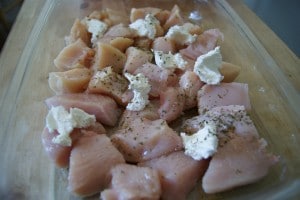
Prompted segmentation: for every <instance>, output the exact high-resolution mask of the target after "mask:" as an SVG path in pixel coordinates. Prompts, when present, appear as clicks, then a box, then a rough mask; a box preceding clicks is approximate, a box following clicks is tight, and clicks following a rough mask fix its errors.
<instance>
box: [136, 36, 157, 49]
mask: <svg viewBox="0 0 300 200" xmlns="http://www.w3.org/2000/svg"><path fill="white" fill-rule="evenodd" d="M152 42H153V40H152V39H150V38H146V37H138V38H136V39H135V40H134V43H133V46H134V47H136V48H139V49H142V50H144V51H151V45H152Z"/></svg>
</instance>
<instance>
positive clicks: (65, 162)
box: [42, 122, 106, 168]
mask: <svg viewBox="0 0 300 200" xmlns="http://www.w3.org/2000/svg"><path fill="white" fill-rule="evenodd" d="M84 131H94V132H95V133H97V134H105V133H106V130H105V129H104V127H103V126H102V124H100V123H98V122H96V124H95V125H93V126H91V127H88V128H84V129H74V130H73V131H72V133H71V138H72V144H74V142H75V141H76V140H77V139H78V138H79V137H80V136H82V135H83V134H84V133H83V132H84ZM57 135H58V132H57V131H55V132H54V133H50V132H49V130H48V128H46V127H45V128H44V130H43V132H42V143H43V146H44V149H45V151H46V153H47V155H48V156H49V158H50V159H51V160H53V161H54V164H55V165H56V166H57V167H61V168H65V167H68V166H69V160H70V154H71V149H72V146H62V145H59V144H56V143H53V142H52V139H53V138H54V137H56V136H57Z"/></svg>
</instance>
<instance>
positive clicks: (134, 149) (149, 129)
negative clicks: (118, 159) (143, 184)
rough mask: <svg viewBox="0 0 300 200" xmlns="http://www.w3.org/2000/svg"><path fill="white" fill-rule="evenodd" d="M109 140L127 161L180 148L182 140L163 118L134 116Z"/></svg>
mask: <svg viewBox="0 0 300 200" xmlns="http://www.w3.org/2000/svg"><path fill="white" fill-rule="evenodd" d="M111 141H112V142H113V144H114V145H115V146H116V147H117V148H118V149H119V151H120V152H121V153H122V154H123V155H124V158H125V160H126V161H128V162H132V163H137V162H141V161H145V160H149V159H153V158H156V157H159V156H162V155H165V154H168V153H171V152H173V151H178V150H181V149H182V147H183V144H182V140H181V138H180V136H178V134H177V133H176V132H175V131H173V130H172V129H171V128H170V127H169V126H168V124H167V123H166V121H165V120H162V119H158V120H155V121H150V120H148V119H145V118H136V119H133V121H132V122H131V123H130V125H128V127H126V128H123V129H120V130H117V131H116V132H115V133H114V135H112V136H111Z"/></svg>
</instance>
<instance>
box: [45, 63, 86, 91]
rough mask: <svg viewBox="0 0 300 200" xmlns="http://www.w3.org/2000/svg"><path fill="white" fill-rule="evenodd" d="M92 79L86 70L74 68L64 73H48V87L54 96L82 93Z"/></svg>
mask: <svg viewBox="0 0 300 200" xmlns="http://www.w3.org/2000/svg"><path fill="white" fill-rule="evenodd" d="M91 77H92V71H91V70H90V69H87V68H74V69H70V70H68V71H64V72H50V73H49V79H48V83H49V87H50V88H51V89H52V90H53V91H54V92H55V94H64V93H79V92H84V91H85V90H86V88H87V86H88V84H89V81H90V79H91Z"/></svg>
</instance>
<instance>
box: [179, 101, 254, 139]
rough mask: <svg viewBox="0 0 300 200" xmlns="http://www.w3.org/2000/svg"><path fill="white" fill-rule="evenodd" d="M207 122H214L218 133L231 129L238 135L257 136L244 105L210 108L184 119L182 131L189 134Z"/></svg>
mask: <svg viewBox="0 0 300 200" xmlns="http://www.w3.org/2000/svg"><path fill="white" fill-rule="evenodd" d="M207 122H214V123H216V125H217V132H218V133H223V132H225V133H226V132H228V131H229V130H232V129H233V130H234V133H236V134H238V135H243V136H246V135H252V136H255V137H258V132H257V130H256V128H255V126H254V124H253V122H252V120H251V118H250V117H249V115H248V114H247V111H246V110H245V107H244V106H239V105H230V106H219V107H215V108H212V109H211V110H209V111H207V112H206V113H205V114H203V115H198V116H195V117H192V118H190V119H188V120H186V121H185V122H184V124H183V131H184V132H186V133H189V134H192V133H195V132H197V131H198V130H199V129H202V128H203V127H204V124H205V123H207Z"/></svg>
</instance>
